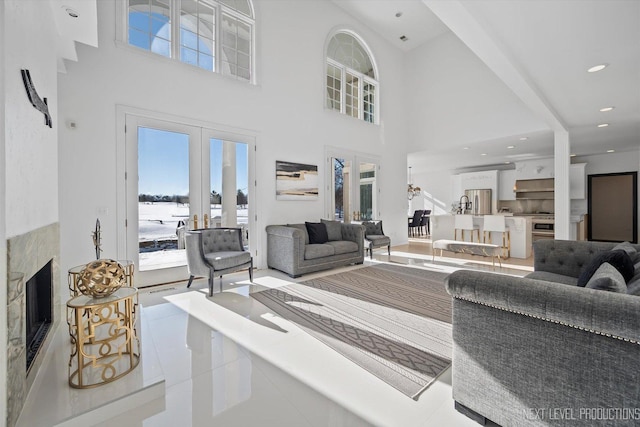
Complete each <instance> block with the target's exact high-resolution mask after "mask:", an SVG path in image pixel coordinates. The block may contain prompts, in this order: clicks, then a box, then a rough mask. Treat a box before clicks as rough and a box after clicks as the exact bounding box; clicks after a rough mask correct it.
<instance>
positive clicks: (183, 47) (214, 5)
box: [127, 0, 255, 81]
mask: <svg viewBox="0 0 640 427" xmlns="http://www.w3.org/2000/svg"><path fill="white" fill-rule="evenodd" d="M127 10H128V13H127V37H128V40H127V41H128V43H129V44H130V45H133V46H136V47H139V48H141V49H145V50H148V51H150V52H153V53H156V54H158V55H162V56H165V57H167V58H176V59H179V60H180V61H181V62H184V63H187V64H190V65H194V66H196V67H200V68H204V69H206V70H210V71H213V72H217V73H220V74H224V75H228V76H232V77H235V78H237V79H239V80H247V81H251V80H252V78H253V54H254V52H253V34H254V25H255V21H254V14H253V5H252V4H251V2H250V0H218V1H214V0H128V9H127ZM173 23H179V28H176V27H175V26H174V25H173Z"/></svg>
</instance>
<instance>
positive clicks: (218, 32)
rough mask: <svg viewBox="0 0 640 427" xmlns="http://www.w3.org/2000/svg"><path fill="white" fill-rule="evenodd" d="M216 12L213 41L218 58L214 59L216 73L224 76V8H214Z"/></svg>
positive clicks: (218, 6) (217, 6)
mask: <svg viewBox="0 0 640 427" xmlns="http://www.w3.org/2000/svg"><path fill="white" fill-rule="evenodd" d="M214 10H215V14H216V16H215V23H214V25H215V27H216V28H215V37H216V39H215V40H214V41H213V50H214V52H215V55H216V57H215V58H213V62H214V67H215V72H216V73H218V74H222V7H221V6H220V5H219V4H218V5H216V6H215V8H214Z"/></svg>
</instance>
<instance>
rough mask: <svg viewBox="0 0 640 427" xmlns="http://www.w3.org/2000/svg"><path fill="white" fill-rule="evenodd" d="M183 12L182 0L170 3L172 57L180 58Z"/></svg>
mask: <svg viewBox="0 0 640 427" xmlns="http://www.w3.org/2000/svg"><path fill="white" fill-rule="evenodd" d="M181 12H182V0H174V1H172V2H171V3H170V9H169V15H170V16H171V57H172V58H174V59H177V60H178V61H179V60H180V14H181Z"/></svg>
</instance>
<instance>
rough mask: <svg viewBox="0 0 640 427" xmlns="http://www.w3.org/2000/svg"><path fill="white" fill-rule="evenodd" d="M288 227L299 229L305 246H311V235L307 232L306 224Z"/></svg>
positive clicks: (288, 225) (289, 225)
mask: <svg viewBox="0 0 640 427" xmlns="http://www.w3.org/2000/svg"><path fill="white" fill-rule="evenodd" d="M287 227H293V228H297V229H298V230H300V231H302V235H303V236H304V244H305V245H308V244H309V233H308V232H307V226H306V225H305V224H287Z"/></svg>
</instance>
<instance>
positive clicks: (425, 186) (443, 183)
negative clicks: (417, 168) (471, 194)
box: [411, 171, 461, 215]
mask: <svg viewBox="0 0 640 427" xmlns="http://www.w3.org/2000/svg"><path fill="white" fill-rule="evenodd" d="M453 175H454V173H453V171H438V172H434V173H417V174H414V175H413V182H414V184H415V185H417V186H419V187H420V188H421V189H422V196H421V198H419V200H420V202H421V207H418V205H417V204H416V203H414V204H413V205H412V207H413V209H430V210H431V214H432V215H442V214H446V213H450V212H451V204H452V203H454V202H457V201H458V200H457V199H455V197H454V190H453V185H452V177H453ZM455 193H457V192H455ZM460 195H461V194H460ZM460 195H458V197H460ZM414 200H415V199H414ZM413 209H412V210H411V212H413Z"/></svg>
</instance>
